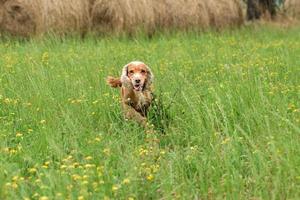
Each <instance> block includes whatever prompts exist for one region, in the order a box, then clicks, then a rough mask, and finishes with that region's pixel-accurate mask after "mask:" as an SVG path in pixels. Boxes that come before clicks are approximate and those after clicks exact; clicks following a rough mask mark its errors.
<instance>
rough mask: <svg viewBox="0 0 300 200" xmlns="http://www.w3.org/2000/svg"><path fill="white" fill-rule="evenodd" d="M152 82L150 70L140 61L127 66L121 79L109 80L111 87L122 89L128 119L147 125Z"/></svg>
mask: <svg viewBox="0 0 300 200" xmlns="http://www.w3.org/2000/svg"><path fill="white" fill-rule="evenodd" d="M152 81H153V74H152V72H151V70H150V68H149V67H148V66H147V65H146V64H144V63H143V62H139V61H134V62H131V63H128V64H127V65H125V66H124V67H123V70H122V75H121V77H120V78H114V77H111V76H109V77H108V78H107V83H108V84H109V85H110V86H111V87H113V88H117V87H121V97H122V108H123V110H124V115H125V118H126V119H130V120H134V121H136V122H138V123H139V124H141V125H143V126H146V125H147V118H146V117H147V110H148V108H149V106H150V105H151V102H152V91H151V87H150V86H151V84H152Z"/></svg>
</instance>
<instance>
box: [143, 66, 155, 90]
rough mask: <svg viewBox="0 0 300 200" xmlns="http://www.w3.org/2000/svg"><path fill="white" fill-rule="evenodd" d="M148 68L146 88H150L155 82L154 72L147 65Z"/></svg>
mask: <svg viewBox="0 0 300 200" xmlns="http://www.w3.org/2000/svg"><path fill="white" fill-rule="evenodd" d="M146 68H147V80H146V83H145V87H144V89H149V88H150V86H151V84H152V82H153V79H154V76H153V73H152V71H151V69H150V67H148V66H147V65H146Z"/></svg>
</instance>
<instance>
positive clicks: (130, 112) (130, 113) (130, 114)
mask: <svg viewBox="0 0 300 200" xmlns="http://www.w3.org/2000/svg"><path fill="white" fill-rule="evenodd" d="M123 109H124V113H125V118H126V119H130V120H134V121H136V122H137V123H139V124H141V125H142V126H144V127H146V126H147V119H146V117H143V116H142V115H141V114H140V113H138V112H137V111H136V110H135V109H134V108H133V107H132V106H130V105H128V104H126V103H123Z"/></svg>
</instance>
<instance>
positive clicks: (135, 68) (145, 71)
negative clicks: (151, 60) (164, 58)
mask: <svg viewBox="0 0 300 200" xmlns="http://www.w3.org/2000/svg"><path fill="white" fill-rule="evenodd" d="M125 77H128V78H129V80H130V82H131V83H132V85H133V89H134V90H135V91H143V90H145V89H148V88H149V87H150V85H151V84H152V80H153V74H152V72H151V70H150V68H149V67H148V66H147V65H146V64H145V63H143V62H140V61H134V62H131V63H128V64H127V65H125V66H124V67H123V71H122V76H121V79H123V80H124V78H125Z"/></svg>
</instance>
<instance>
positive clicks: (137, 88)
mask: <svg viewBox="0 0 300 200" xmlns="http://www.w3.org/2000/svg"><path fill="white" fill-rule="evenodd" d="M133 89H134V90H135V91H141V90H142V85H141V84H134V85H133Z"/></svg>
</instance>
